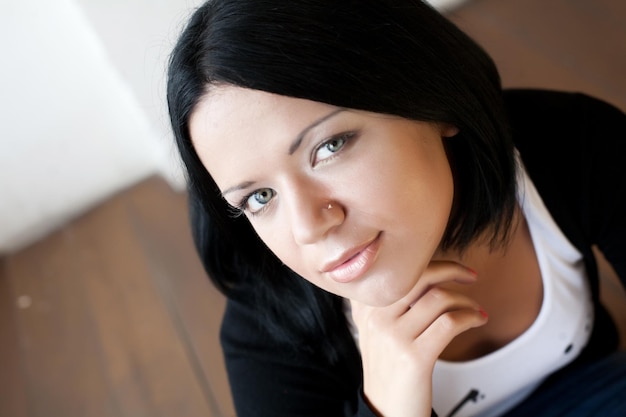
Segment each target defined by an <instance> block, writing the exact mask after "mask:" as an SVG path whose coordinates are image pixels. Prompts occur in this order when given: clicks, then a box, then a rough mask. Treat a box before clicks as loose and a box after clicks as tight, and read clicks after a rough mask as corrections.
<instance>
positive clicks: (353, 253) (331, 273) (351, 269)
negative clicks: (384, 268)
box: [321, 233, 381, 283]
mask: <svg viewBox="0 0 626 417" xmlns="http://www.w3.org/2000/svg"><path fill="white" fill-rule="evenodd" d="M380 236H381V234H380V233H379V234H377V235H376V236H375V237H374V238H373V239H371V240H369V241H367V242H365V243H363V244H361V245H359V246H356V247H354V248H350V249H348V250H347V251H345V252H343V253H342V254H341V255H340V256H339V257H338V258H337V259H336V260H333V261H331V262H329V263H327V264H326V265H324V267H323V268H322V269H321V272H323V273H325V274H326V275H327V276H328V277H330V278H331V279H333V280H334V281H336V282H340V283H347V282H350V281H354V280H355V279H357V278H359V277H361V276H362V275H363V274H365V272H367V270H368V269H369V268H370V266H371V265H372V264H373V263H374V261H375V260H376V258H377V256H378V250H379V248H380Z"/></svg>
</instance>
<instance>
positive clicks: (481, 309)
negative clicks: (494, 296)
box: [478, 307, 489, 319]
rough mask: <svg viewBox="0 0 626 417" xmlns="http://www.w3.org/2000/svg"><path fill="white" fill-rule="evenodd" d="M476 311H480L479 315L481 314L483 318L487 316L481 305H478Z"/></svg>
mask: <svg viewBox="0 0 626 417" xmlns="http://www.w3.org/2000/svg"><path fill="white" fill-rule="evenodd" d="M478 312H479V313H480V315H481V316H483V317H484V318H486V319H488V318H489V314H487V312H486V311H485V310H483V308H482V307H480V308H479V309H478Z"/></svg>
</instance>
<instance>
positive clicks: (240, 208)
mask: <svg viewBox="0 0 626 417" xmlns="http://www.w3.org/2000/svg"><path fill="white" fill-rule="evenodd" d="M357 135H358V132H355V131H350V132H342V133H339V134H337V135H333V136H331V137H330V138H328V139H325V140H324V141H322V143H320V144H319V145H318V146H317V147H316V148H315V149H314V150H313V155H312V156H311V164H312V165H316V164H315V156H316V155H317V153H318V152H319V151H320V150H321V149H322V148H323V147H324V146H326V145H328V144H330V143H331V142H333V141H336V140H343V141H344V143H343V144H342V146H341V148H340V149H339V150H338V151H336V152H335V153H333V155H331V156H329V157H327V158H325V159H323V160H321V161H319V162H325V161H328V160H329V159H331V158H334V156H335V154H338V153H340V152H342V151H343V149H344V148H345V147H346V146H347V145H348V144H349V143H350V142H351V140H352V139H354V138H355V137H356V136H357ZM319 162H318V163H317V164H319ZM259 190H261V189H257V190H254V191H252V192H250V193H248V194H246V195H245V196H243V197H242V198H241V200H239V202H238V203H237V204H236V205H235V206H232V205H230V204H228V206H229V209H230V211H231V214H232V217H239V216H241V215H243V214H244V213H246V211H247V212H248V214H249V215H250V216H252V217H254V216H258V215H260V214H262V213H264V212H265V210H266V209H267V207H268V206H269V203H267V204H265V205H263V207H262V208H261V209H259V210H257V211H255V212H252V211H249V210H247V205H248V201H249V200H250V198H251V197H252V196H253V195H254V194H255V193H257V192H259Z"/></svg>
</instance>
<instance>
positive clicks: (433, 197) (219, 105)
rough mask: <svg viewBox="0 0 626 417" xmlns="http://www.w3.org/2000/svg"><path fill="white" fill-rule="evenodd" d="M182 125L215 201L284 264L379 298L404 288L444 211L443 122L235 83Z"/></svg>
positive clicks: (364, 297)
mask: <svg viewBox="0 0 626 417" xmlns="http://www.w3.org/2000/svg"><path fill="white" fill-rule="evenodd" d="M190 131H191V136H192V140H193V144H194V147H195V149H196V151H197V153H198V155H199V156H200V158H201V160H202V163H203V164H204V165H205V167H206V168H207V170H208V171H209V172H210V173H211V175H212V176H213V178H214V179H215V181H216V183H217V185H218V186H219V188H220V190H221V192H222V194H223V196H224V198H225V199H226V201H227V202H228V203H229V204H230V205H231V206H233V207H236V208H237V209H238V210H239V209H240V210H243V213H244V215H246V216H247V217H248V219H249V221H250V223H251V224H252V226H253V227H254V229H255V230H256V232H257V233H258V235H259V236H260V237H261V239H262V240H263V241H264V242H265V243H266V245H267V246H268V247H269V248H270V249H271V250H272V251H273V252H274V253H275V254H276V255H277V256H278V258H280V260H281V261H282V262H284V263H285V264H286V265H287V266H289V267H290V268H291V269H292V270H294V271H295V272H297V273H298V274H300V275H301V276H303V277H304V278H306V279H307V280H309V281H310V282H312V283H313V284H315V285H317V286H319V287H321V288H323V289H325V290H327V291H329V292H331V293H334V294H337V295H339V296H342V297H346V298H349V299H354V300H357V301H360V302H362V303H365V304H369V305H373V306H385V305H389V304H391V303H393V302H395V301H397V300H399V299H400V298H401V297H403V296H404V295H406V293H407V292H408V291H409V290H410V289H411V288H413V287H414V286H415V285H416V283H417V282H418V280H419V277H420V276H421V274H422V272H423V271H424V269H425V268H426V266H427V265H428V263H429V262H430V260H431V258H432V256H433V254H434V253H435V252H436V251H437V248H438V246H439V243H440V241H441V238H442V235H443V233H444V231H445V228H446V225H447V222H448V218H449V216H450V211H451V206H452V199H453V180H452V173H451V171H450V166H449V164H448V159H447V157H446V153H445V151H444V147H443V143H442V137H444V136H452V135H454V134H455V133H456V129H455V128H453V127H449V126H448V127H442V126H439V125H436V124H432V123H425V122H414V121H408V120H406V119H402V118H399V117H395V116H388V115H381V114H377V113H369V112H365V111H356V110H351V109H344V108H338V107H334V106H331V105H327V104H322V103H318V102H313V101H308V100H302V99H296V98H291V97H285V96H279V95H274V94H269V93H265V92H261V91H256V90H248V89H243V88H239V87H232V86H224V87H218V88H215V89H213V90H211V92H210V93H209V94H208V95H207V96H205V97H204V99H203V100H202V101H201V102H200V103H199V104H198V105H197V107H196V109H195V111H194V113H193V115H192V118H191V121H190Z"/></svg>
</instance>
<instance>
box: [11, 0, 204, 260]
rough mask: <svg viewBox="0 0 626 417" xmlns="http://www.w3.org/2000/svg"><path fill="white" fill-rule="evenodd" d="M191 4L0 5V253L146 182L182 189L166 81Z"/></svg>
mask: <svg viewBox="0 0 626 417" xmlns="http://www.w3.org/2000/svg"><path fill="white" fill-rule="evenodd" d="M196 3H197V2H196ZM192 6H193V2H191V1H174V0H152V1H148V0H145V1H139V0H133V1H124V0H117V1H116V0H109V1H105V0H97V1H94V0H55V1H48V0H29V1H17V0H15V1H7V0H3V1H2V2H0V51H2V52H1V53H2V58H1V59H0V62H1V64H0V97H1V101H0V253H2V252H8V251H11V250H15V249H17V248H19V247H21V246H23V245H25V244H28V243H30V242H32V241H33V240H35V239H36V238H38V237H40V236H42V235H44V234H46V233H47V232H49V231H50V230H53V229H54V228H56V227H57V226H58V225H60V224H62V223H63V222H65V221H66V220H68V219H70V218H71V217H73V216H74V215H76V214H78V213H81V212H82V211H84V210H85V209H87V208H89V207H91V206H92V205H93V204H95V203H97V202H99V201H101V200H102V199H104V198H106V197H108V196H110V195H111V194H112V193H114V192H116V191H118V190H120V189H121V188H124V187H127V186H129V185H131V184H133V183H135V182H137V181H138V180H140V179H142V178H144V177H146V176H148V175H151V174H154V173H162V174H163V175H164V176H166V177H167V178H168V179H169V180H171V181H172V182H173V183H174V184H178V185H180V184H181V182H182V179H181V176H180V172H178V170H177V168H178V163H177V161H176V159H175V158H174V156H173V155H174V152H173V148H172V145H171V142H170V136H169V128H168V125H167V120H166V118H167V116H166V113H165V105H164V98H163V95H164V74H165V60H166V57H167V54H168V51H169V50H170V48H171V45H172V43H173V39H174V38H175V36H176V34H177V33H178V31H179V29H180V27H181V25H182V22H183V21H184V18H185V17H186V16H187V14H188V13H189V10H190V9H191V7H192Z"/></svg>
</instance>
